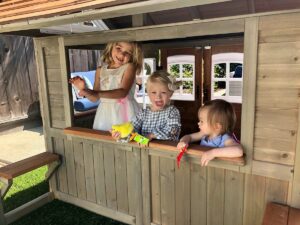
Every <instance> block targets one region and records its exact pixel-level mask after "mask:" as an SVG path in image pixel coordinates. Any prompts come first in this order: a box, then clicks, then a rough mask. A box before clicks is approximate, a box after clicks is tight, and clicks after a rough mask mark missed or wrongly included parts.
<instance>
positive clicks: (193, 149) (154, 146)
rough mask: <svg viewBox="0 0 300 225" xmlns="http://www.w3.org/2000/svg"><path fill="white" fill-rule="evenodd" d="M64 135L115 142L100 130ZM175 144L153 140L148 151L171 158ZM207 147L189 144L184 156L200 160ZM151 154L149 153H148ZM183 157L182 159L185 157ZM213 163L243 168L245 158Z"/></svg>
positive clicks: (78, 129)
mask: <svg viewBox="0 0 300 225" xmlns="http://www.w3.org/2000/svg"><path fill="white" fill-rule="evenodd" d="M64 133H65V134H66V135H70V136H75V137H80V138H87V139H92V140H98V141H99V140H103V141H109V142H115V140H114V139H113V138H112V137H111V134H110V133H109V132H108V131H100V130H93V129H88V128H81V127H68V128H65V129H64ZM126 145H131V146H135V147H139V146H138V144H137V143H135V142H130V143H128V144H126ZM176 146H177V142H174V141H162V140H153V141H151V142H150V143H149V147H148V148H149V149H151V151H152V152H155V151H160V152H162V151H164V152H168V153H170V154H171V156H172V157H176V156H177V154H178V153H179V151H178V150H177V148H176ZM209 149H211V148H209V147H203V146H200V145H197V144H191V145H190V146H189V148H188V152H187V153H186V154H185V155H186V156H188V157H190V158H201V156H202V154H203V152H205V151H207V150H209ZM150 154H151V152H150ZM186 156H184V157H186ZM184 157H183V158H184ZM213 161H222V162H226V163H229V164H232V165H236V166H244V165H245V156H242V157H235V158H225V157H222V158H221V157H220V158H216V159H215V160H213Z"/></svg>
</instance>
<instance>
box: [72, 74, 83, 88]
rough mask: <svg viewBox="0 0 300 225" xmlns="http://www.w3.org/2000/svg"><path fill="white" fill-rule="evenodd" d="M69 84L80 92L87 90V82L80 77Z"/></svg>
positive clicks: (74, 78)
mask: <svg viewBox="0 0 300 225" xmlns="http://www.w3.org/2000/svg"><path fill="white" fill-rule="evenodd" d="M69 83H70V84H73V85H74V86H75V87H76V88H77V89H78V90H83V89H85V81H84V80H83V79H82V78H81V77H79V76H76V77H73V78H70V79H69Z"/></svg>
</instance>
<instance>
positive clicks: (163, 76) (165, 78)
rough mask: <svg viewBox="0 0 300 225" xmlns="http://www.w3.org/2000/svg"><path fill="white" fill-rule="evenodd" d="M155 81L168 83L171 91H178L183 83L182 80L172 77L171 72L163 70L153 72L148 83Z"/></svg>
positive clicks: (167, 85)
mask: <svg viewBox="0 0 300 225" xmlns="http://www.w3.org/2000/svg"><path fill="white" fill-rule="evenodd" d="M155 82H159V83H162V84H164V85H166V87H168V89H169V91H171V92H172V93H173V92H174V91H176V90H177V89H178V88H179V87H180V85H181V81H176V79H175V78H174V77H172V76H171V75H170V74H169V73H167V72H166V71H163V70H159V71H155V72H153V73H152V74H151V75H150V76H149V78H148V80H147V85H148V84H149V83H155Z"/></svg>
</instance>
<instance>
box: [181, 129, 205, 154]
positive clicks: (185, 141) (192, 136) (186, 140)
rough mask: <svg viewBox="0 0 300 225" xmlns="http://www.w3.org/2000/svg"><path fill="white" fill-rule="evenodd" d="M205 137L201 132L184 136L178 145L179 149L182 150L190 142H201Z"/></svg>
mask: <svg viewBox="0 0 300 225" xmlns="http://www.w3.org/2000/svg"><path fill="white" fill-rule="evenodd" d="M203 136H204V134H203V133H202V132H201V131H199V132H196V133H192V134H187V135H184V136H183V137H182V138H180V140H179V143H178V144H177V149H179V150H181V149H182V148H184V147H185V146H186V145H187V144H188V143H190V142H195V141H200V140H201V138H202V137H203Z"/></svg>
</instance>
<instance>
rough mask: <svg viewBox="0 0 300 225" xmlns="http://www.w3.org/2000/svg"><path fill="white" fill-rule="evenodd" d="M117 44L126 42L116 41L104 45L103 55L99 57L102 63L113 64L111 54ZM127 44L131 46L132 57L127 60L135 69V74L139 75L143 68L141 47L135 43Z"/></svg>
mask: <svg viewBox="0 0 300 225" xmlns="http://www.w3.org/2000/svg"><path fill="white" fill-rule="evenodd" d="M119 42H126V41H117V42H110V43H108V44H107V45H106V47H105V49H104V51H103V55H102V57H101V59H102V61H103V62H105V63H107V64H111V63H112V62H113V59H112V56H111V52H112V49H113V47H114V46H116V45H117V44H118V43H119ZM127 43H129V44H131V45H132V57H131V59H130V60H129V62H130V63H132V64H133V65H134V66H135V67H136V74H140V72H141V70H142V67H143V59H144V57H143V51H142V49H141V47H140V46H139V45H138V43H136V42H130V41H128V42H127Z"/></svg>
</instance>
